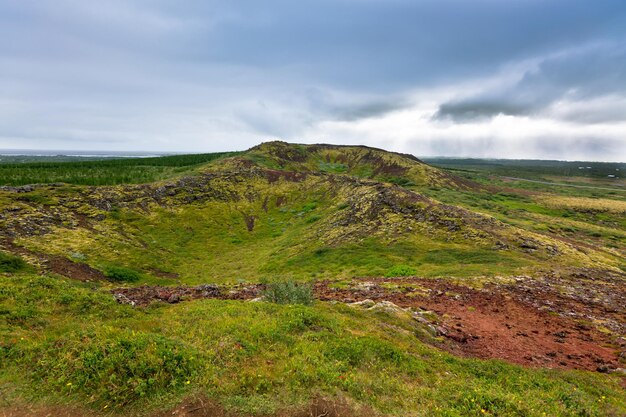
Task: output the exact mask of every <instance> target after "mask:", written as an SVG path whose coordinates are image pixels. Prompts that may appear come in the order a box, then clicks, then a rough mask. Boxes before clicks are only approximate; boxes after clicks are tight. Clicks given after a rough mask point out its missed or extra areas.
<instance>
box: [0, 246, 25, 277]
mask: <svg viewBox="0 0 626 417" xmlns="http://www.w3.org/2000/svg"><path fill="white" fill-rule="evenodd" d="M26 266H27V265H26V262H24V260H23V259H22V258H20V257H19V256H14V255H11V254H8V253H4V252H1V251H0V272H17V271H20V270H22V269H25V268H26Z"/></svg>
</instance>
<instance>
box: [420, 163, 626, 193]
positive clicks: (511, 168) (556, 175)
mask: <svg viewBox="0 0 626 417" xmlns="http://www.w3.org/2000/svg"><path fill="white" fill-rule="evenodd" d="M424 161H425V162H427V163H429V164H431V165H434V166H436V167H439V168H446V169H450V170H454V171H467V172H483V173H484V172H488V173H490V174H492V175H498V176H503V177H516V178H527V179H533V180H545V181H551V182H567V183H572V184H580V185H593V184H595V185H599V184H602V185H609V186H611V185H613V186H624V185H625V181H624V179H625V178H626V163H622V162H588V161H542V160H532V159H528V160H525V159H520V160H518V159H473V158H465V159H455V158H424Z"/></svg>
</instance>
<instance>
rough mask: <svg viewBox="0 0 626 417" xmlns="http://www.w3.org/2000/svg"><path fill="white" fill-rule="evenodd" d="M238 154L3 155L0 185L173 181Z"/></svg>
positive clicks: (0, 164) (0, 166)
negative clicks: (158, 155) (187, 173)
mask: <svg viewBox="0 0 626 417" xmlns="http://www.w3.org/2000/svg"><path fill="white" fill-rule="evenodd" d="M235 154H237V153H236V152H218V153H205V154H191V155H171V156H160V157H151V158H119V159H117V158H115V159H114V158H107V159H98V160H94V159H95V158H91V157H88V158H87V159H84V158H85V157H63V156H58V157H57V156H55V157H47V156H46V157H32V156H31V157H21V158H22V161H24V162H15V161H16V159H17V160H20V159H19V158H20V157H16V156H3V157H2V162H0V185H26V184H41V183H55V182H64V183H68V184H76V185H116V184H139V183H145V182H151V181H158V180H162V179H165V178H170V177H172V176H176V175H178V174H181V173H184V172H188V171H191V170H193V169H194V168H195V167H197V166H198V165H201V164H204V163H207V162H210V161H213V160H216V159H219V158H223V157H227V156H233V155H235ZM24 158H26V159H24ZM68 158H70V159H71V160H67V159H68ZM59 160H60V161H59ZM7 161H8V162H7Z"/></svg>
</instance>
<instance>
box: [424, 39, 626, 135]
mask: <svg viewBox="0 0 626 417" xmlns="http://www.w3.org/2000/svg"><path fill="white" fill-rule="evenodd" d="M625 63H626V42H619V43H617V42H610V43H607V44H599V45H597V44H595V45H589V46H584V47H581V48H577V49H574V50H571V51H566V52H561V53H558V54H556V56H552V57H548V58H546V59H543V60H541V61H540V62H539V63H536V64H534V65H533V66H532V67H531V68H529V69H528V70H527V71H525V72H524V74H523V75H522V76H521V77H520V78H519V79H518V80H515V81H514V82H513V83H511V84H510V85H505V86H502V87H501V88H499V89H495V90H494V89H485V90H484V91H480V92H479V93H477V94H473V95H470V96H468V97H463V98H461V99H454V100H452V101H449V102H445V103H442V104H441V105H440V106H439V109H438V110H437V112H436V113H435V114H434V116H433V118H434V119H437V120H453V121H456V122H468V121H471V120H479V119H485V118H490V117H494V116H497V115H499V114H503V115H515V116H527V115H538V114H541V113H544V114H550V115H552V116H555V117H559V118H562V119H564V120H570V121H574V122H582V123H587V122H592V123H595V122H599V121H610V120H614V121H623V120H625V119H626V113H623V112H620V111H616V108H617V109H623V108H624V106H625V105H626V64H625Z"/></svg>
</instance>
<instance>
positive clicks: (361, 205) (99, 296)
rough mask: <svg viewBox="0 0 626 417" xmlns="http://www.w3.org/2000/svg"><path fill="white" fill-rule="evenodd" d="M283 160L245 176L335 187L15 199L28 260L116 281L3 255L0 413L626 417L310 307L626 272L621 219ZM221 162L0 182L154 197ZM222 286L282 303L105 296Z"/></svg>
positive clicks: (523, 372)
mask: <svg viewBox="0 0 626 417" xmlns="http://www.w3.org/2000/svg"><path fill="white" fill-rule="evenodd" d="M271 146H276V152H277V154H272V153H271V152H269V153H268V152H261V151H259V150H256V151H252V152H250V153H247V154H245V157H246V158H247V159H249V160H250V161H253V162H257V163H259V164H261V165H262V166H265V167H269V168H272V169H282V170H289V169H294V170H298V171H301V172H305V171H322V172H324V174H323V175H315V174H312V175H311V174H307V175H306V176H304V175H302V176H301V177H298V178H297V179H296V180H293V181H290V180H285V179H278V180H272V181H270V180H268V179H267V178H265V177H263V176H262V175H258V174H257V173H253V174H250V175H247V174H246V173H245V172H242V171H245V170H242V169H241V168H240V167H239V165H237V164H236V163H234V166H235V168H236V170H234V171H231V172H230V174H229V175H228V176H226V177H220V176H219V175H218V174H216V173H215V172H213V173H212V174H211V175H207V176H204V177H202V179H201V180H200V181H199V185H195V186H194V185H192V184H191V183H190V184H191V185H190V184H187V185H185V186H183V187H178V188H177V189H176V190H175V191H177V192H178V194H175V195H169V194H167V193H165V194H166V195H164V194H159V195H161V196H162V197H160V198H161V199H160V200H158V199H153V198H151V194H150V193H157V192H156V186H155V187H154V188H150V187H148V186H145V187H143V186H142V187H121V186H119V187H110V188H104V187H103V188H93V189H91V188H90V189H87V188H85V187H82V186H80V185H76V186H65V187H43V188H38V189H37V190H36V191H33V192H29V193H11V192H2V193H0V208H1V209H2V210H3V211H2V212H1V213H2V215H3V217H0V227H2V230H9V226H11V225H15V224H16V221H17V226H15V227H16V228H15V229H11V230H18V231H21V230H29V232H28V233H21V232H19V233H18V235H19V236H18V237H17V238H16V239H15V241H14V243H15V244H17V245H23V246H24V247H25V248H27V249H31V250H33V251H35V252H42V253H45V254H50V255H57V256H61V257H65V258H69V259H71V260H73V261H75V262H83V263H87V264H88V265H90V266H92V267H94V268H96V269H99V270H101V271H103V272H104V274H105V275H106V276H107V277H108V278H109V281H111V282H96V283H93V282H92V283H81V282H76V281H69V280H67V279H65V278H63V277H60V276H56V275H51V276H48V275H45V274H44V275H37V274H36V272H35V271H36V270H35V267H34V266H29V265H27V264H26V262H25V261H24V260H22V259H20V258H18V257H15V256H14V255H10V254H5V253H4V252H0V411H2V410H1V407H2V406H4V405H5V404H13V405H16V406H18V407H19V405H20V404H24V405H25V404H37V403H42V404H64V405H65V404H67V405H75V406H78V407H84V408H85V409H87V410H90V411H93V412H94V413H96V414H98V413H101V414H103V415H109V412H110V411H109V410H114V411H113V412H114V413H120V414H122V415H137V416H142V415H150V414H151V413H152V412H153V411H154V410H163V409H166V408H167V407H169V406H171V405H173V404H176V403H177V402H179V401H181V400H183V399H184V398H186V397H189V396H197V395H201V396H207V397H208V398H209V399H212V400H214V401H216V402H218V403H220V404H221V405H223V406H225V407H226V408H228V409H232V410H235V411H240V412H243V413H251V414H254V415H267V414H271V413H274V412H275V411H277V410H282V409H284V408H285V407H286V406H294V405H295V406H297V405H303V404H306V403H308V402H309V401H310V400H311V398H313V397H315V396H318V395H321V396H323V397H327V398H331V399H332V398H348V399H349V401H350V402H352V403H356V404H360V405H366V406H369V407H372V408H373V409H375V410H376V411H378V412H380V413H382V414H387V415H398V416H401V415H402V416H404V415H418V416H450V417H451V416H482V415H493V416H495V415H497V416H542V415H549V416H581V415H582V416H618V415H625V413H626V401H625V400H624V396H623V388H621V387H620V386H619V379H618V377H614V376H611V375H603V374H599V373H589V372H577V371H558V370H548V369H525V368H521V367H518V366H514V365H511V364H507V363H504V362H501V361H494V360H490V361H484V360H475V359H466V358H459V357H455V356H452V355H450V354H447V353H445V352H443V351H442V350H438V349H436V348H434V347H432V346H431V345H429V344H428V343H427V342H429V343H430V342H432V341H433V340H432V336H430V335H429V333H428V332H427V331H426V330H425V329H424V328H422V327H420V326H421V325H420V324H419V323H418V322H416V321H415V320H413V319H412V318H411V317H410V316H409V315H408V314H401V313H399V314H398V315H392V314H389V313H384V312H374V311H365V310H360V309H355V308H352V307H348V306H345V305H343V304H331V303H324V302H314V300H313V297H312V294H311V283H312V282H314V280H316V279H324V280H326V279H328V280H335V281H336V285H341V280H346V281H349V280H350V279H351V278H353V277H380V276H389V277H401V276H409V275H411V276H412V275H416V276H423V277H442V278H445V279H450V278H455V277H458V278H467V281H468V282H481V280H482V279H483V278H485V277H490V276H510V275H519V274H525V273H529V274H532V272H533V271H537V270H542V269H546V268H550V267H551V266H553V265H559V267H563V268H566V267H569V266H588V265H589V264H590V262H592V261H593V262H597V263H594V264H593V265H594V266H596V265H601V266H605V265H617V266H621V267H622V268H626V264H624V263H623V259H624V256H621V255H620V254H621V253H623V250H624V249H623V248H625V247H626V223H625V222H626V220H625V219H624V218H623V216H619V213H613V212H610V211H607V212H598V211H587V210H583V209H580V208H578V209H573V208H572V207H569V206H567V207H561V206H557V207H551V206H549V205H548V203H547V202H546V201H549V200H545V197H546V196H547V197H548V198H549V197H550V195H553V194H554V195H559V196H569V195H576V193H577V192H578V191H577V190H576V189H574V190H572V189H562V190H561V189H556V188H555V187H554V186H551V185H540V184H522V183H515V182H513V183H511V182H504V181H499V180H497V179H495V180H494V179H492V178H490V177H489V176H488V175H485V173H484V172H479V171H470V172H465V171H463V173H464V175H466V176H467V178H468V179H471V180H473V181H477V182H479V183H482V184H485V185H499V186H502V187H506V188H502V189H501V191H500V192H488V191H486V190H466V189H459V188H456V187H452V186H450V184H451V183H449V182H446V181H444V180H441V178H443V177H438V175H439V174H438V171H436V170H434V169H432V168H424V167H421V166H412V165H411V163H410V161H408V160H407V159H406V158H403V157H401V156H399V155H395V154H390V155H386V154H383V153H381V152H380V151H371V150H369V149H367V148H348V149H341V150H338V149H332V148H320V149H319V150H318V151H316V153H315V154H314V155H313V156H311V155H309V154H308V153H307V149H308V148H306V147H304V146H294V147H285V146H284V144H278V145H277V144H274V145H271ZM271 146H270V147H271ZM223 156H227V155H225V154H210V155H196V156H176V157H167V158H154V159H133V160H128V159H125V160H116V161H113V160H106V161H95V162H87V161H83V162H80V163H76V162H68V163H55V164H48V163H38V164H23V165H22V164H20V165H19V166H18V164H13V165H4V166H3V165H0V178H3V179H5V181H8V183H12V184H25V183H34V182H57V181H64V182H68V183H74V184H89V185H95V184H120V183H127V182H128V183H139V182H146V181H153V180H155V179H164V178H171V177H173V176H177V175H182V174H184V173H193V172H195V170H198V169H199V168H200V167H204V166H205V165H204V164H207V163H209V162H211V161H213V160H215V159H219V158H222V157H223ZM222 162H223V163H224V164H225V165H224V166H229V165H228V163H230V162H229V161H228V160H226V159H224V160H223V161H222ZM222 162H220V163H222ZM231 162H232V161H231ZM211 167H212V169H214V171H215V169H219V168H220V167H221V165H219V164H215V165H212V166H211ZM422 168H423V169H424V170H425V171H424V172H422V171H420V169H422ZM3 169H4V171H3ZM403 169H405V173H404V174H401V173H400V171H402V170H403ZM254 172H258V171H254ZM455 172H459V171H455ZM3 173H7V174H10V175H3ZM548 173H549V174H554V172H552V171H549V172H548ZM330 174H340V176H336V177H331V176H330ZM344 175H352V176H359V177H365V178H375V179H378V180H384V181H386V182H391V183H394V184H396V185H400V186H403V187H406V188H409V189H413V190H417V191H419V192H422V193H424V194H427V195H429V196H431V197H433V198H435V199H437V200H439V201H442V202H444V203H447V204H450V205H454V206H462V207H465V208H467V209H469V210H471V211H474V212H480V213H485V214H487V215H490V216H493V217H495V218H496V219H498V220H500V221H502V222H505V223H507V224H509V225H512V226H515V227H508V226H506V227H505V226H503V225H501V224H499V223H497V222H492V221H490V220H488V219H485V218H479V217H476V216H473V215H471V213H469V212H462V211H459V210H456V209H454V208H450V207H447V208H446V207H443V206H440V205H437V204H432V202H429V201H425V199H420V198H417V197H416V198H415V199H411V198H400V197H398V196H404V195H405V193H404V190H402V189H400V188H397V187H396V188H394V187H391V186H387V185H386V186H379V185H371V182H369V181H363V182H361V183H359V184H360V185H356V183H355V182H350V181H344V180H345V177H343V176H344ZM6 178H8V180H6ZM438 178H439V179H438ZM368 184H369V185H368ZM416 184H417V185H416ZM144 191H145V193H144ZM166 191H167V190H166ZM169 191H172V190H171V189H170V190H169ZM529 191H531V192H529ZM552 193H553V194H552ZM610 193H611V192H609V191H601V190H588V189H581V190H580V195H581V196H585V197H588V198H607V199H611V200H621V199H622V197H620V195H619V194H610ZM537 196H540V197H541V198H538V197H537ZM396 197H398V198H396ZM157 200H158V203H157ZM422 200H424V201H422ZM563 201H569V200H563ZM103 207H108V208H107V209H105V208H103ZM109 208H110V209H109ZM40 225H43V227H44V229H41V230H43V232H42V233H39V231H40V229H38V228H37V227H38V226H40ZM25 226H27V228H26V229H24V227H25ZM11 227H14V226H11ZM28 227H30V228H32V231H30V229H28ZM5 237H6V236H5ZM549 237H553V238H554V239H552V240H551V239H550V238H549ZM518 238H523V239H530V238H532V239H539V240H540V241H542V242H547V243H549V244H556V243H555V242H558V240H555V239H562V238H567V239H570V240H571V241H575V242H584V243H588V244H590V245H595V247H597V248H598V250H597V251H593V250H591V249H589V248H586V249H585V251H586V252H588V254H583V253H582V252H579V251H576V250H574V249H571V248H570V246H568V245H566V244H562V245H560V246H558V247H559V249H560V250H562V251H563V253H562V254H560V255H557V256H551V255H549V254H547V253H546V252H545V251H543V252H542V251H541V250H537V251H536V252H531V253H527V252H525V251H523V250H521V249H520V247H519V239H518ZM541 239H544V240H541ZM620 251H621V252H620ZM25 258H26V259H31V258H30V257H25ZM604 262H606V263H604ZM212 282H227V283H236V282H240V283H247V282H269V284H267V290H266V292H265V294H264V296H265V298H266V299H267V300H269V301H271V302H254V303H251V302H242V301H225V300H202V301H200V300H197V301H188V302H184V303H180V304H176V305H170V304H165V303H154V304H152V305H150V306H149V307H147V308H132V307H130V306H127V305H120V304H117V303H116V302H115V301H114V299H113V297H112V296H111V294H110V293H109V290H110V289H111V287H113V286H119V285H143V284H165V285H178V284H200V283H212Z"/></svg>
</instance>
